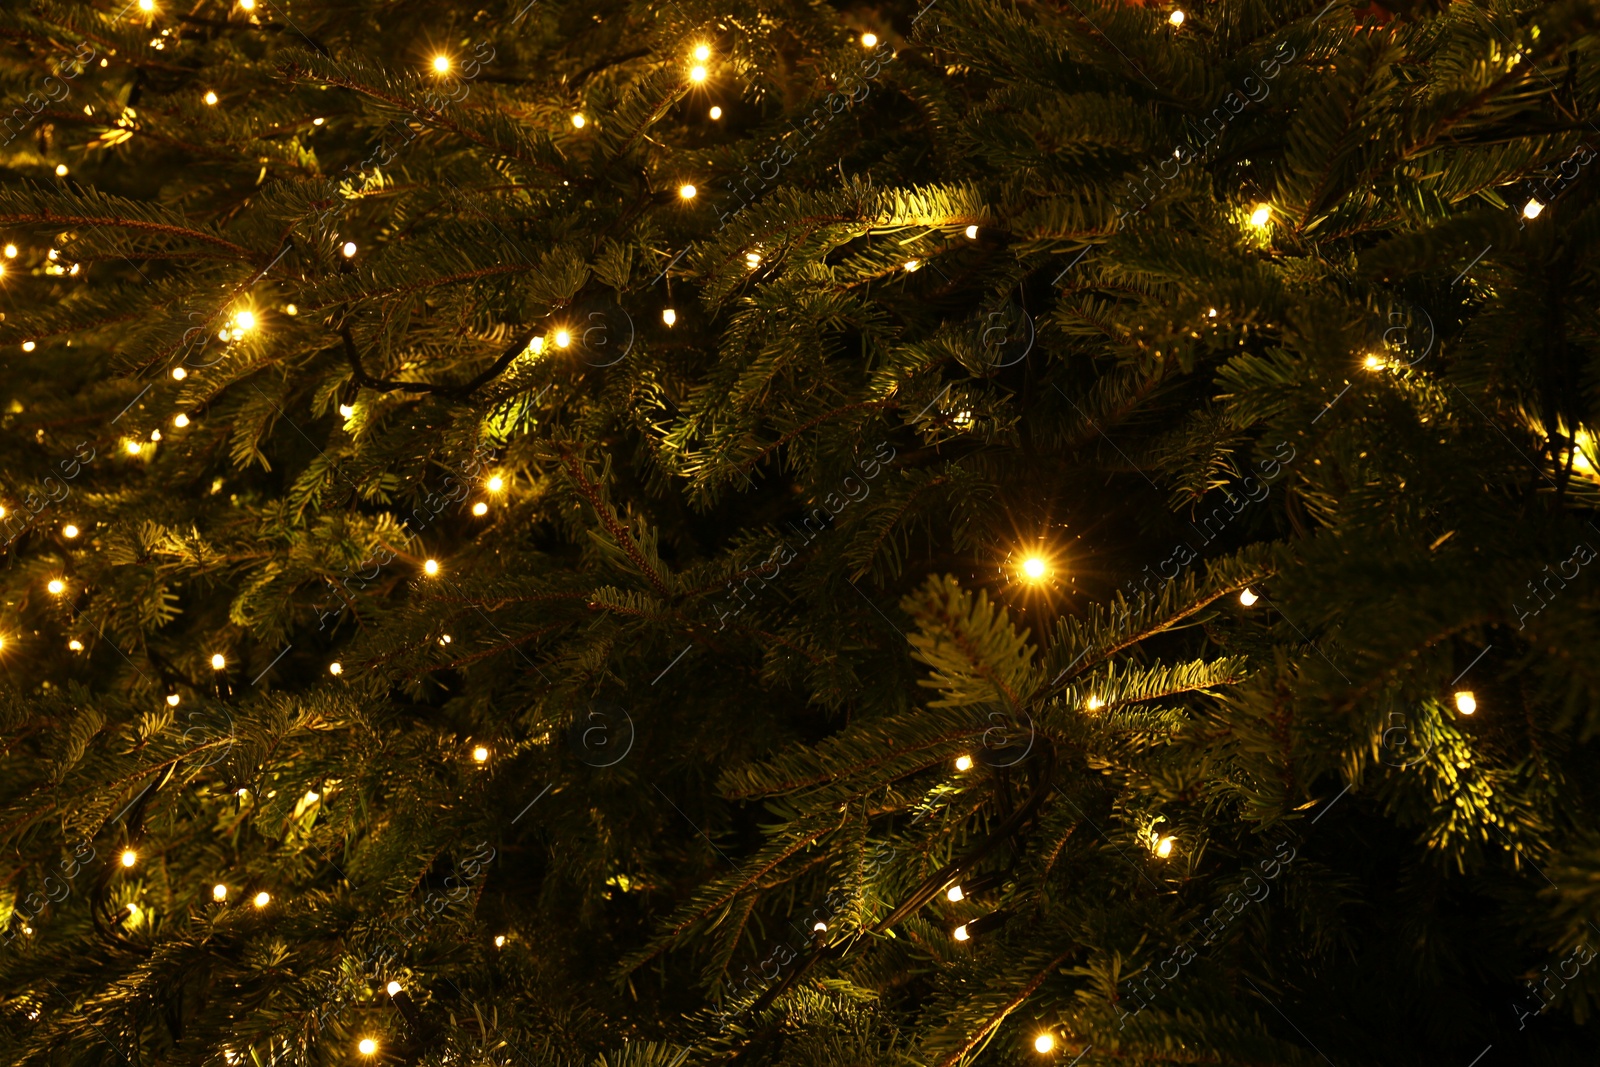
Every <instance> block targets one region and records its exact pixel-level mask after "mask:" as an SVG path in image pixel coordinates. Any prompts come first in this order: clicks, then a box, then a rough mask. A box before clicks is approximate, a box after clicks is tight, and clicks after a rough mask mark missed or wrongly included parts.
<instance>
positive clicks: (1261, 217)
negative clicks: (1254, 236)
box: [1250, 204, 1272, 227]
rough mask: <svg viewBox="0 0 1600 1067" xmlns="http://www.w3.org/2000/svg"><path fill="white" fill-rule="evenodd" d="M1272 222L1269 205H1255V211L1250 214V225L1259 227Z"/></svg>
mask: <svg viewBox="0 0 1600 1067" xmlns="http://www.w3.org/2000/svg"><path fill="white" fill-rule="evenodd" d="M1271 221H1272V206H1271V205H1270V204H1257V205H1256V209H1255V210H1254V211H1252V212H1250V225H1252V226H1256V227H1261V226H1265V225H1266V224H1267V223H1269V222H1271Z"/></svg>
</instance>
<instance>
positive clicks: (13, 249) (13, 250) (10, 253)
mask: <svg viewBox="0 0 1600 1067" xmlns="http://www.w3.org/2000/svg"><path fill="white" fill-rule="evenodd" d="M6 258H7V259H16V258H17V246H16V245H6Z"/></svg>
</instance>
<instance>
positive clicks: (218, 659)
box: [211, 652, 228, 671]
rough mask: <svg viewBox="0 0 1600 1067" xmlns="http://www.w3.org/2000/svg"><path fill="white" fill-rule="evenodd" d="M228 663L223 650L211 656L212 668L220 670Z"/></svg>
mask: <svg viewBox="0 0 1600 1067" xmlns="http://www.w3.org/2000/svg"><path fill="white" fill-rule="evenodd" d="M227 665H228V660H227V658H226V657H224V656H223V654H222V653H221V652H218V653H217V654H216V655H214V656H212V657H211V669H212V670H214V671H220V670H222V668H224V667H226V666H227Z"/></svg>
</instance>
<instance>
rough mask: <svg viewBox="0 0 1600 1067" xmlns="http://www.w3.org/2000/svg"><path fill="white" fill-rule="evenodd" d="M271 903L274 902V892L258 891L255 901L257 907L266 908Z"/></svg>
mask: <svg viewBox="0 0 1600 1067" xmlns="http://www.w3.org/2000/svg"><path fill="white" fill-rule="evenodd" d="M271 903H272V894H270V893H257V894H256V899H255V901H254V904H255V906H256V907H258V908H264V907H266V906H267V905H268V904H271Z"/></svg>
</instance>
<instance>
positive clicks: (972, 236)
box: [967, 226, 978, 241]
mask: <svg viewBox="0 0 1600 1067" xmlns="http://www.w3.org/2000/svg"><path fill="white" fill-rule="evenodd" d="M977 239H978V228H977V227H976V226H968V227H967V240H969V241H976V240H977Z"/></svg>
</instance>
